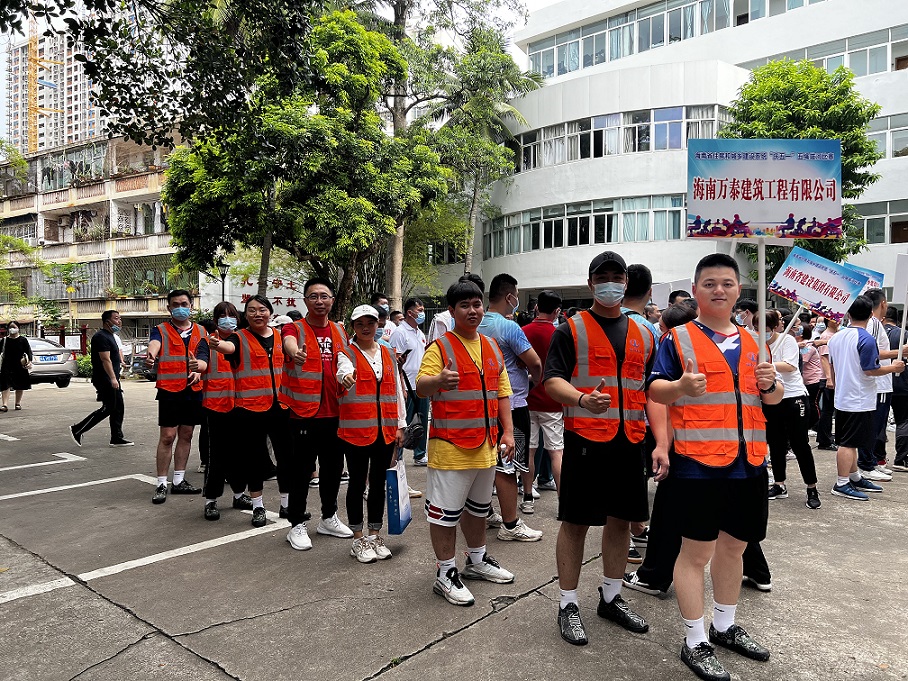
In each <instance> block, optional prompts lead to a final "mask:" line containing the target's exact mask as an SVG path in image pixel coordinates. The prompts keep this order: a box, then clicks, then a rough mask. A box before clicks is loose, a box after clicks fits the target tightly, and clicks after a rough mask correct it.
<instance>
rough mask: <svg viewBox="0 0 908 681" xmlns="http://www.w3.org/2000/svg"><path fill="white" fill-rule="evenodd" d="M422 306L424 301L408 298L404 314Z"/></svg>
mask: <svg viewBox="0 0 908 681" xmlns="http://www.w3.org/2000/svg"><path fill="white" fill-rule="evenodd" d="M420 305H422V301H421V300H420V299H419V298H407V300H406V302H404V312H409V311H410V310H412V309H413V308H414V307H419V306H420Z"/></svg>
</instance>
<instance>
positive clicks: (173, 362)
mask: <svg viewBox="0 0 908 681" xmlns="http://www.w3.org/2000/svg"><path fill="white" fill-rule="evenodd" d="M191 329H192V331H191V333H190V335H189V343H184V342H183V337H182V336H180V332H179V331H177V329H176V327H174V325H173V324H171V323H170V322H164V323H163V324H158V332H159V333H160V334H161V351H160V352H159V353H158V362H157V371H158V379H157V382H156V383H155V385H156V386H157V387H158V388H161V389H162V390H166V391H167V392H171V393H178V392H180V391H182V390H185V389H186V384H187V381H188V380H189V353H190V352H192V353H195V351H196V348H198V347H199V342H201V340H202V339H203V338H204V337H205V335H204V334H203V333H202V327H200V326H199V325H198V324H196V323H193V324H192V327H191ZM192 389H193V390H201V389H202V383H201V381H199V382H196V383H195V384H193V385H192Z"/></svg>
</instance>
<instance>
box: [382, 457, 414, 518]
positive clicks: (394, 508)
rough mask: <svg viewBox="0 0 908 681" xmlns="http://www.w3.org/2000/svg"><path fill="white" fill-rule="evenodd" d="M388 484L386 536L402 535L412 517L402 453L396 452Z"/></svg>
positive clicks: (388, 475) (388, 476) (388, 474)
mask: <svg viewBox="0 0 908 681" xmlns="http://www.w3.org/2000/svg"><path fill="white" fill-rule="evenodd" d="M386 476H387V480H388V484H387V485H386V488H387V490H388V534H403V532H404V530H405V529H407V525H409V524H410V520H411V519H412V517H413V510H412V508H411V507H410V492H409V488H408V487H407V469H406V467H405V466H404V453H403V451H402V450H398V455H397V464H396V465H395V466H393V467H392V468H389V469H388V471H387V473H386Z"/></svg>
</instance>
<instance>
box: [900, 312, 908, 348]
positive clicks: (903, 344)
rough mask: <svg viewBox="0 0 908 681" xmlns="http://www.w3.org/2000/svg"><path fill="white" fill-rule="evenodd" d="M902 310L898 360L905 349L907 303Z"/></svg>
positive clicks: (907, 317)
mask: <svg viewBox="0 0 908 681" xmlns="http://www.w3.org/2000/svg"><path fill="white" fill-rule="evenodd" d="M904 308H905V309H904V310H902V333H900V334H899V360H901V359H902V355H903V354H904V352H903V351H904V349H905V322H908V305H905V306H904Z"/></svg>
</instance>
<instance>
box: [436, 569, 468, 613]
mask: <svg viewBox="0 0 908 681" xmlns="http://www.w3.org/2000/svg"><path fill="white" fill-rule="evenodd" d="M432 591H434V592H435V593H437V594H438V595H439V596H444V597H445V600H446V601H448V603H453V604H454V605H473V603H475V602H476V600H475V599H474V598H473V594H471V593H470V590H469V589H468V588H467V587H465V586H464V585H463V582H461V581H460V573H459V572H457V568H456V567H452V568H451V569H450V570H448V571H447V572H446V573H445V574H443V575H442V574H439V575H437V576H436V577H435V584H434V586H433V587H432Z"/></svg>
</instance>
